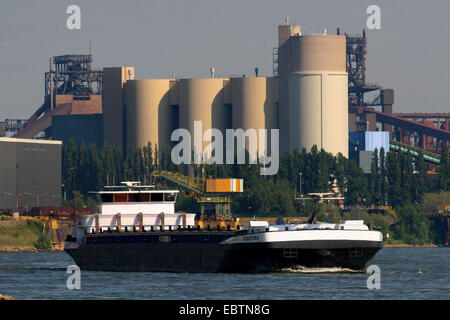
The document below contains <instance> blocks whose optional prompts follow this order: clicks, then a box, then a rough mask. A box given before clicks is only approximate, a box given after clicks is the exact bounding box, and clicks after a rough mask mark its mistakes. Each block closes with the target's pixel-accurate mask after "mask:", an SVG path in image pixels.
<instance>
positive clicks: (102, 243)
mask: <svg viewBox="0 0 450 320" xmlns="http://www.w3.org/2000/svg"><path fill="white" fill-rule="evenodd" d="M233 236H235V233H234V232H233V231H230V232H227V231H220V232H219V231H217V232H212V231H211V232H207V231H200V232H177V231H172V232H167V231H166V232H154V233H151V234H149V235H147V234H146V233H136V234H134V233H111V234H108V233H105V234H96V235H89V236H87V238H86V243H85V244H83V245H81V246H78V247H77V248H70V247H67V248H66V249H65V251H66V252H67V253H68V254H69V255H70V256H71V257H72V258H73V260H74V261H75V262H76V264H77V265H78V266H79V267H80V269H81V270H99V271H128V272H136V271H146V272H235V273H239V272H242V273H247V272H273V271H279V270H283V269H297V268H299V267H306V268H331V267H338V268H348V269H352V270H363V269H364V268H366V267H367V266H368V265H369V264H370V262H371V260H372V259H373V257H374V256H375V254H376V253H377V252H378V250H380V249H381V247H382V243H381V242H374V241H351V242H349V241H345V240H343V241H298V242H296V241H291V242H289V243H286V242H284V243H279V242H271V243H246V244H234V245H229V244H224V243H223V241H224V240H226V239H229V238H231V237H233Z"/></svg>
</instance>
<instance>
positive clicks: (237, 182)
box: [206, 179, 244, 192]
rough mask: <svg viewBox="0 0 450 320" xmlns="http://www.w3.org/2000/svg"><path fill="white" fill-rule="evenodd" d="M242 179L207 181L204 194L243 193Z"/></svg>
mask: <svg viewBox="0 0 450 320" xmlns="http://www.w3.org/2000/svg"><path fill="white" fill-rule="evenodd" d="M243 190H244V181H243V179H207V180H206V192H243Z"/></svg>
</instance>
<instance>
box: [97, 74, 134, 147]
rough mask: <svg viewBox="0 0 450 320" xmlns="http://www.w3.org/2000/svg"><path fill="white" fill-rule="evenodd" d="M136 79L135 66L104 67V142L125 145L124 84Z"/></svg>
mask: <svg viewBox="0 0 450 320" xmlns="http://www.w3.org/2000/svg"><path fill="white" fill-rule="evenodd" d="M133 79H134V67H113V68H103V137H104V140H105V141H104V142H105V143H109V144H114V145H116V146H120V147H122V146H123V143H124V141H123V140H124V139H123V138H124V117H123V114H124V110H123V102H124V97H125V95H124V84H125V83H126V82H127V81H128V80H133Z"/></svg>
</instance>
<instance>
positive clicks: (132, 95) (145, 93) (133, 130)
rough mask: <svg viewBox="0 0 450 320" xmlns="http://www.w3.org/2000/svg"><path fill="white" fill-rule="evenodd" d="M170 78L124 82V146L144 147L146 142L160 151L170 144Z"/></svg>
mask: <svg viewBox="0 0 450 320" xmlns="http://www.w3.org/2000/svg"><path fill="white" fill-rule="evenodd" d="M170 81H171V79H139V80H131V81H128V82H127V83H126V87H125V91H126V99H125V107H126V113H127V126H126V131H127V145H128V146H132V145H133V144H134V145H136V146H138V147H144V146H146V145H147V144H148V143H149V142H150V143H151V144H152V145H153V147H155V145H157V146H158V149H160V153H161V152H163V151H166V150H167V146H169V145H170V134H171V130H172V128H171V123H172V121H171V110H170V106H169V88H170Z"/></svg>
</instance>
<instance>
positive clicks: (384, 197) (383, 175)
mask: <svg viewBox="0 0 450 320" xmlns="http://www.w3.org/2000/svg"><path fill="white" fill-rule="evenodd" d="M387 190H388V184H387V177H386V158H385V150H384V148H383V147H381V149H380V193H381V199H382V203H383V204H386V205H387Z"/></svg>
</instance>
